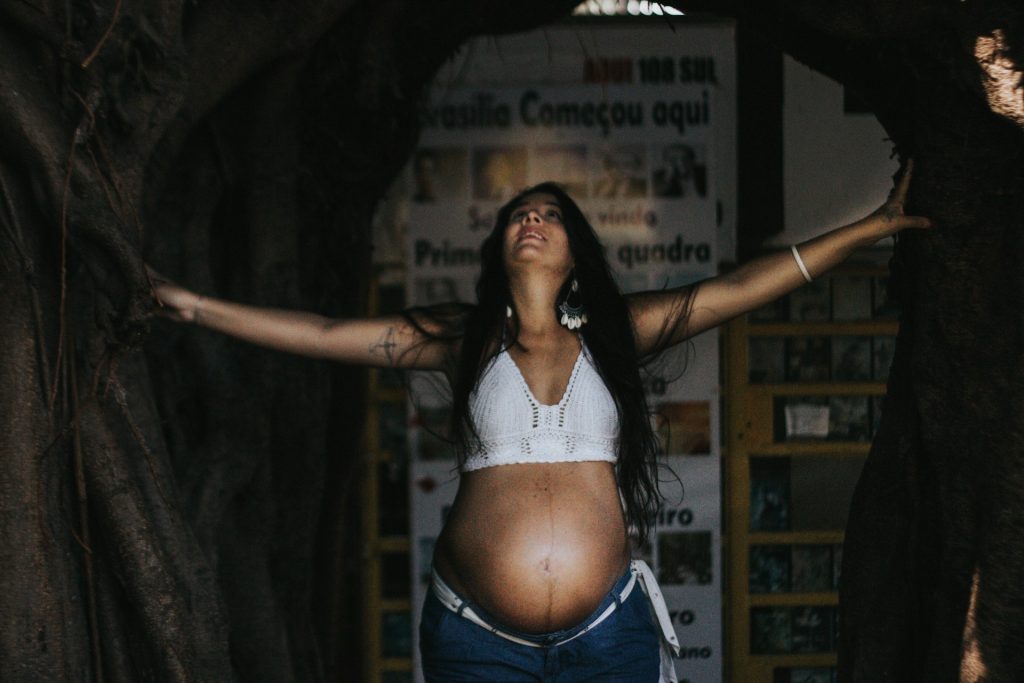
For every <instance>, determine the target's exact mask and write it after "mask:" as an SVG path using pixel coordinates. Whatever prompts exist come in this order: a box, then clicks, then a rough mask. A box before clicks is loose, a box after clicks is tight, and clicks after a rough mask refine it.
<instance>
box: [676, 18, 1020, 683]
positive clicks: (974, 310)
mask: <svg viewBox="0 0 1024 683" xmlns="http://www.w3.org/2000/svg"><path fill="white" fill-rule="evenodd" d="M671 4H675V5H678V6H680V7H683V8H685V7H687V6H688V3H686V2H676V3H671ZM695 4H696V3H695ZM733 5H734V7H733V11H734V12H735V14H736V16H737V18H738V21H739V22H740V25H741V26H742V27H744V28H746V29H748V30H755V31H758V32H760V33H762V34H763V35H764V36H765V37H766V38H768V39H769V40H772V41H773V42H775V43H776V44H778V45H780V46H781V47H782V48H783V49H784V50H785V51H787V52H788V53H790V54H791V55H793V56H794V57H796V58H797V59H800V60H802V61H804V62H805V63H807V64H808V65H810V66H812V67H814V68H816V69H819V70H821V71H823V72H824V73H826V74H828V75H830V76H832V77H833V78H835V79H836V80H838V81H840V82H842V83H844V84H846V85H847V86H849V87H852V88H854V89H855V90H857V91H858V92H859V94H861V95H862V96H863V97H864V98H865V99H866V100H867V101H869V102H870V103H871V104H872V106H873V108H874V111H875V113H876V115H877V117H878V119H879V121H880V122H881V123H882V125H883V126H884V127H885V129H886V131H887V133H888V134H889V136H890V137H891V139H892V141H893V144H894V146H895V149H896V151H897V152H898V153H899V154H900V155H901V156H902V157H911V156H912V157H913V158H914V179H913V184H912V186H911V190H910V197H909V205H908V210H909V211H910V212H913V213H916V214H920V215H926V216H929V217H931V218H933V219H934V220H935V221H936V222H937V224H938V227H937V228H936V229H934V230H932V231H929V232H926V233H918V234H913V235H909V234H908V235H904V236H902V237H901V238H900V240H899V242H898V245H897V249H896V254H895V258H894V262H893V264H892V275H893V282H894V283H895V285H896V286H897V287H898V290H899V299H900V301H901V303H902V309H903V314H902V318H901V321H900V323H901V324H900V332H899V337H898V341H897V350H896V357H895V359H894V362H893V366H892V371H891V375H890V379H889V386H888V395H887V396H886V399H885V408H884V414H883V417H882V424H881V428H880V431H879V433H878V434H877V436H876V438H875V441H874V444H873V445H872V450H871V453H870V455H869V457H868V460H867V464H866V466H865V469H864V472H863V475H862V477H861V480H860V482H859V485H858V488H857V491H856V493H855V496H854V501H853V507H852V510H851V514H850V520H849V526H848V529H847V534H846V542H845V550H844V556H843V570H842V577H843V582H842V586H841V589H840V616H841V624H840V634H841V638H840V649H839V669H840V680H843V681H858V682H861V681H863V682H865V683H868V682H870V683H878V682H882V681H893V682H896V681H899V682H901V683H903V682H906V681H922V682H929V683H931V682H933V681H951V680H963V681H976V680H988V681H1013V680H1021V678H1022V677H1024V534H1022V530H1024V403H1022V401H1024V367H1022V358H1024V268H1021V263H1024V171H1022V170H1021V169H1022V168H1024V89H1022V87H1021V85H1022V81H1021V78H1022V75H1024V5H1021V3H1020V2H1018V1H1017V0H987V1H980V0H979V1H970V2H948V3H935V2H926V1H923V0H914V1H911V0H856V1H854V0H845V1H836V2H830V3H821V2H817V1H815V0H776V1H774V2H736V3H733ZM836 163H837V164H840V163H842V160H841V159H837V160H836ZM975 582H976V584H975ZM972 585H976V591H975V597H974V600H975V607H974V609H973V611H971V610H969V605H970V602H971V595H972ZM969 614H970V617H969V616H968V615H969ZM979 665H980V666H979Z"/></svg>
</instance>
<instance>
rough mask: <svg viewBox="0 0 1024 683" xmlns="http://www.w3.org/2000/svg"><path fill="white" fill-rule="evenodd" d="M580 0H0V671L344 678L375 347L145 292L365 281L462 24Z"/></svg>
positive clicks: (461, 36)
mask: <svg viewBox="0 0 1024 683" xmlns="http://www.w3.org/2000/svg"><path fill="white" fill-rule="evenodd" d="M572 4H573V3H572V2H565V1H564V0H563V1H561V2H547V1H544V2H542V1H540V0H533V1H531V2H521V3H515V6H514V7H511V6H509V4H508V3H504V2H498V1H497V0H494V1H490V0H489V1H487V2H472V3H470V2H465V1H464V0H463V1H454V0H448V1H445V2H433V3H423V2H418V1H415V0H380V1H375V2H371V1H370V0H333V1H326V0H303V1H301V2H288V3H276V2H248V3H206V2H201V3H195V2H173V1H166V0H164V1H161V2H138V1H137V0H136V1H132V0H110V1H108V2H102V1H98V0H97V1H89V2H77V1H72V2H66V3H56V2H49V1H48V0H43V1H41V2H32V3H30V2H24V1H22V0H10V1H5V2H0V243H2V245H3V246H2V248H0V339H2V341H3V347H4V353H3V354H2V355H0V381H2V385H0V386H2V390H0V420H2V424H3V427H4V430H3V434H4V437H3V439H2V441H0V463H2V466H0V584H2V585H3V587H4V590H2V591H0V680H3V681H12V682H20V681H43V680H47V681H51V680H52V681H57V680H74V681H93V680H107V681H140V680H145V681H186V680H187V681H218V682H220V681H230V680H245V681H274V682H279V681H289V680H296V681H315V680H359V672H358V669H357V668H356V667H357V666H358V661H359V659H360V657H359V649H358V648H359V638H360V635H361V634H360V630H359V628H358V619H357V617H356V616H355V615H356V614H357V609H358V602H357V598H358V586H357V585H353V577H354V576H356V575H357V574H356V569H357V568H358V562H359V554H358V546H357V545H356V544H355V537H354V536H353V529H354V528H355V526H354V523H353V510H354V507H355V502H356V488H355V473H356V471H357V466H358V451H357V449H356V447H355V446H354V444H355V443H357V441H358V434H359V433H360V432H361V417H360V416H361V411H362V407H361V406H362V398H363V397H364V386H363V385H364V376H363V374H362V373H361V372H359V371H356V370H352V369H347V368H342V367H337V366H330V365H328V364H325V363H317V362H312V361H308V360H302V359H295V358H289V357H285V356H283V355H281V354H275V353H270V352H266V351H262V350H258V349H255V348H251V347H246V346H243V345H241V344H239V343H236V342H233V341H231V340H229V339H225V338H222V337H218V336H216V335H214V334H210V333H206V332H204V331H202V330H197V329H185V328H182V327H179V326H175V325H173V324H170V323H166V322H164V321H160V320H152V319H151V317H150V315H149V313H150V308H151V301H150V297H149V293H148V286H147V282H146V279H145V275H144V270H143V258H145V259H146V260H148V261H150V262H151V263H153V265H154V266H156V267H157V268H158V269H160V270H162V271H164V272H166V274H167V275H170V276H171V277H174V278H176V279H179V280H181V281H182V282H184V283H186V284H187V285H189V286H191V287H193V288H195V289H197V290H200V291H203V292H206V293H210V294H214V295H219V296H224V297H229V298H232V299H236V300H241V301H246V302H251V303H257V304H263V305H274V306H289V307H298V308H304V309H308V310H315V311H319V312H322V313H326V314H331V315H353V314H358V313H360V312H361V311H362V310H363V308H364V306H365V291H366V286H367V282H368V277H369V270H368V268H369V267H368V263H369V262H370V258H369V256H370V248H371V245H370V243H369V233H370V230H369V228H370V221H371V218H372V214H373V211H374V209H375V207H376V204H377V202H378V201H379V199H380V198H381V196H382V195H383V193H384V191H385V189H386V188H387V187H388V185H389V184H390V182H391V180H392V179H393V177H394V175H395V174H396V172H397V171H398V170H399V169H400V168H401V167H402V165H403V164H404V162H405V159H406V158H407V157H408V155H409V153H410V151H411V150H412V148H413V145H414V144H415V140H416V137H417V134H418V123H417V121H418V113H419V107H420V105H421V101H422V95H423V87H424V85H425V83H427V82H428V80H429V79H430V77H431V75H432V74H433V72H434V71H435V70H436V69H437V67H438V66H439V65H440V64H441V63H443V61H444V60H445V59H446V58H447V57H448V56H449V55H450V54H451V53H452V51H453V50H455V49H457V47H458V46H459V45H460V44H461V43H462V42H463V41H464V40H465V39H466V38H468V37H470V36H473V35H476V34H481V33H494V32H506V31H511V30H518V29H525V28H530V27H532V26H534V25H539V24H542V23H545V22H547V21H551V20H553V19H556V18H558V17H559V16H562V15H565V14H566V13H567V12H568V11H569V9H570V7H571V5H572Z"/></svg>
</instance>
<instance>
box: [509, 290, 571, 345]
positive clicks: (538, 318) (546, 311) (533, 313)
mask: <svg viewBox="0 0 1024 683" xmlns="http://www.w3.org/2000/svg"><path fill="white" fill-rule="evenodd" d="M561 286H562V282H558V281H557V280H556V279H554V278H547V277H543V278H542V277H530V278H510V280H509V290H510V291H511V294H512V308H513V309H514V310H515V315H516V317H517V318H518V322H519V330H520V333H521V334H525V335H526V336H528V337H543V336H547V335H550V334H554V333H558V332H561V331H563V330H564V328H562V326H561V325H559V324H558V320H557V318H556V317H555V314H554V310H555V299H556V298H557V297H558V291H559V289H561Z"/></svg>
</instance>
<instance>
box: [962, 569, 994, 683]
mask: <svg viewBox="0 0 1024 683" xmlns="http://www.w3.org/2000/svg"><path fill="white" fill-rule="evenodd" d="M978 583H979V573H978V568H977V567H975V568H974V578H973V579H972V580H971V601H970V603H969V604H968V605H967V621H966V623H965V624H964V638H963V649H962V650H961V654H960V683H982V682H983V681H984V680H985V677H986V675H987V674H988V669H987V668H986V667H985V662H984V661H983V660H982V658H981V647H980V646H979V644H978V632H977V624H976V622H975V620H974V610H975V608H976V607H977V605H978Z"/></svg>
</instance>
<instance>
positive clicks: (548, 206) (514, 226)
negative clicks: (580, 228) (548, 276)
mask: <svg viewBox="0 0 1024 683" xmlns="http://www.w3.org/2000/svg"><path fill="white" fill-rule="evenodd" d="M562 218H563V214H562V207H561V206H560V205H559V204H558V199H557V198H556V197H555V196H554V195H552V194H548V193H546V192H537V193H534V194H528V195H526V196H525V197H523V198H522V199H521V200H520V201H519V203H518V204H516V205H515V206H514V207H512V213H511V215H510V217H509V221H508V225H506V226H505V241H504V255H505V267H506V269H508V270H509V271H510V272H511V271H512V270H513V269H516V268H520V267H524V266H527V265H529V264H533V265H539V266H542V267H545V268H547V269H549V270H553V271H556V272H557V273H558V274H560V275H561V276H562V277H565V276H567V275H568V274H569V271H570V270H572V266H573V259H572V252H571V251H570V249H569V236H568V234H567V233H566V231H565V225H564V224H563V222H562Z"/></svg>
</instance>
